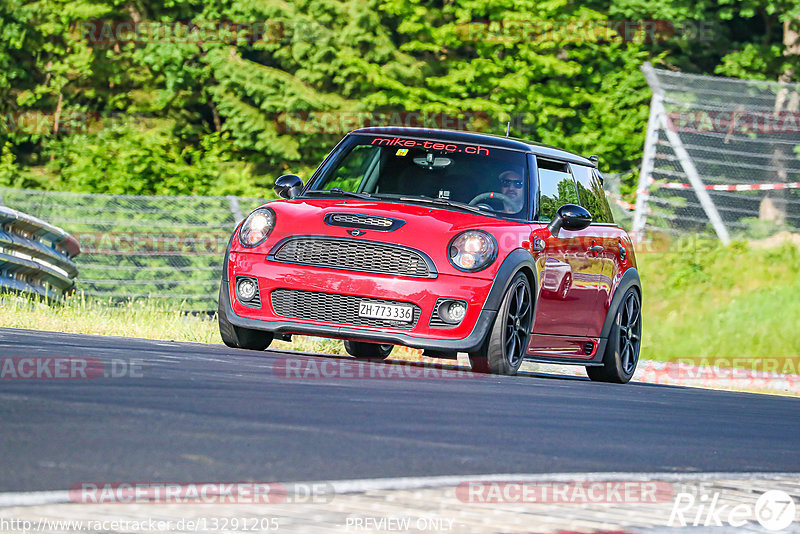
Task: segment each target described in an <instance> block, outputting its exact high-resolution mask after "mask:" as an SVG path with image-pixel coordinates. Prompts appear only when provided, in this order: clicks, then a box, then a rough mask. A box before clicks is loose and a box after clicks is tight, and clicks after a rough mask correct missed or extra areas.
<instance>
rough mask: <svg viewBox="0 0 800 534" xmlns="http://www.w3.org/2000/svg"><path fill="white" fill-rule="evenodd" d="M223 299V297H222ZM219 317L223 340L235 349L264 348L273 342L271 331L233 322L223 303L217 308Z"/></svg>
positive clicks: (223, 286) (221, 288)
mask: <svg viewBox="0 0 800 534" xmlns="http://www.w3.org/2000/svg"><path fill="white" fill-rule="evenodd" d="M225 287H227V285H226V284H223V285H222V287H220V289H219V291H220V295H222V291H223V290H224V288H225ZM221 301H222V299H220V302H221ZM217 319H218V321H219V335H220V337H221V338H222V342H223V343H225V344H226V345H227V346H229V347H231V348H233V349H248V350H264V349H266V348H267V347H269V344H270V343H272V334H271V333H269V332H262V331H261V330H253V329H250V328H242V327H240V326H236V325H234V324H231V323H230V322H229V321H228V318H227V317H226V316H225V312H224V311H223V309H222V306H221V305H220V306H218V308H217Z"/></svg>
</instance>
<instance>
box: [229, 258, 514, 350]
mask: <svg viewBox="0 0 800 534" xmlns="http://www.w3.org/2000/svg"><path fill="white" fill-rule="evenodd" d="M232 260H233V261H232ZM236 276H251V277H255V278H257V280H258V282H259V290H260V297H261V308H250V307H246V306H243V305H242V304H241V303H240V302H238V301H237V300H236V299H235V296H234V295H232V291H231V287H230V285H229V281H230V280H234V279H235V277H236ZM275 289H302V290H307V291H317V292H325V293H338V294H343V295H352V296H356V297H363V298H381V299H386V300H392V301H401V302H410V303H413V304H416V305H417V306H419V307H420V309H421V310H420V317H419V320H418V321H417V323H416V324H415V325H414V326H413V327H411V328H408V327H406V328H394V327H391V326H386V327H360V326H352V325H346V324H334V323H325V322H323V321H311V320H301V319H294V318H287V317H282V316H280V315H277V314H276V313H275V312H274V310H273V307H272V301H271V293H272V291H273V290H275ZM503 290H504V284H502V283H501V284H495V283H493V281H491V280H484V279H479V278H472V277H468V276H452V275H439V277H438V278H436V279H414V278H401V277H392V276H386V275H375V274H366V273H357V272H350V271H339V270H336V269H324V268H315V267H307V266H298V265H292V264H285V263H280V262H272V261H265V260H264V256H263V255H260V254H253V253H246V252H232V253H230V252H229V253H226V255H225V263H224V268H223V276H222V284H221V287H220V300H219V313H220V316H221V317H222V318H223V319H224V320H227V321H228V322H230V323H231V324H233V325H235V326H239V327H243V328H249V329H254V330H261V331H265V332H270V333H273V334H278V335H281V334H305V335H315V336H321V337H333V338H342V339H351V340H361V341H372V342H380V343H391V344H393V345H405V346H409V347H413V348H420V349H426V350H430V351H437V352H446V353H454V352H472V351H475V350H477V349H478V348H479V347H480V346H481V344H482V343H483V340H484V339H485V337H486V334H487V333H488V331H489V329H490V328H491V327H492V325H493V324H494V320H495V317H496V316H497V306H498V305H499V302H500V300H501V297H502V293H503ZM439 297H447V298H458V299H463V300H465V301H466V302H467V303H468V310H467V315H466V317H465V318H464V320H463V321H462V323H461V324H460V325H458V326H457V327H454V328H434V327H431V326H430V325H429V320H430V318H431V314H432V313H433V310H434V308H435V303H436V301H437V299H438V298H439Z"/></svg>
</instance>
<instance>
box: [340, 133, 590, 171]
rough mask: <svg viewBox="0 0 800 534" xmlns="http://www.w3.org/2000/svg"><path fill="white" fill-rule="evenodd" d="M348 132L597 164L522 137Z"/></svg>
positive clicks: (482, 134) (473, 134)
mask: <svg viewBox="0 0 800 534" xmlns="http://www.w3.org/2000/svg"><path fill="white" fill-rule="evenodd" d="M350 133H354V134H373V135H374V134H383V135H397V136H403V137H415V138H425V139H436V140H441V141H455V142H457V143H466V144H475V145H487V146H492V147H496V148H507V149H510V150H521V151H523V152H531V153H533V154H535V155H537V156H543V157H548V156H549V157H551V158H558V159H560V160H562V161H569V162H571V163H578V164H580V165H586V166H588V167H597V165H596V164H595V163H594V162H593V161H591V160H589V159H588V158H585V157H583V156H579V155H578V154H573V153H572V152H568V151H566V150H562V149H560V148H555V147H552V146H547V145H540V144H537V143H531V142H530V141H525V140H524V139H515V138H513V137H501V136H499V135H491V134H484V133H476V132H463V131H458V130H437V129H432V128H403V127H398V126H374V127H370V128H359V129H358V130H353V131H352V132H350Z"/></svg>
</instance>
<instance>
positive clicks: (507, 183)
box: [500, 180, 522, 189]
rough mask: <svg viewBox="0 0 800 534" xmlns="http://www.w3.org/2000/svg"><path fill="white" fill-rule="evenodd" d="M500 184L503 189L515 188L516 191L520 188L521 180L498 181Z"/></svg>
mask: <svg viewBox="0 0 800 534" xmlns="http://www.w3.org/2000/svg"><path fill="white" fill-rule="evenodd" d="M500 183H501V184H502V185H503V187H516V188H517V189H520V188H521V187H522V180H500Z"/></svg>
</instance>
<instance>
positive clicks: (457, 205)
mask: <svg viewBox="0 0 800 534" xmlns="http://www.w3.org/2000/svg"><path fill="white" fill-rule="evenodd" d="M399 200H407V201H411V202H425V203H426V204H439V205H440V206H449V207H451V208H459V209H462V210H467V211H473V212H475V213H483V212H484V211H483V209H481V208H479V207H477V206H470V205H469V204H465V203H464V202H457V201H455V200H447V199H446V198H432V197H425V196H418V197H400V198H399Z"/></svg>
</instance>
